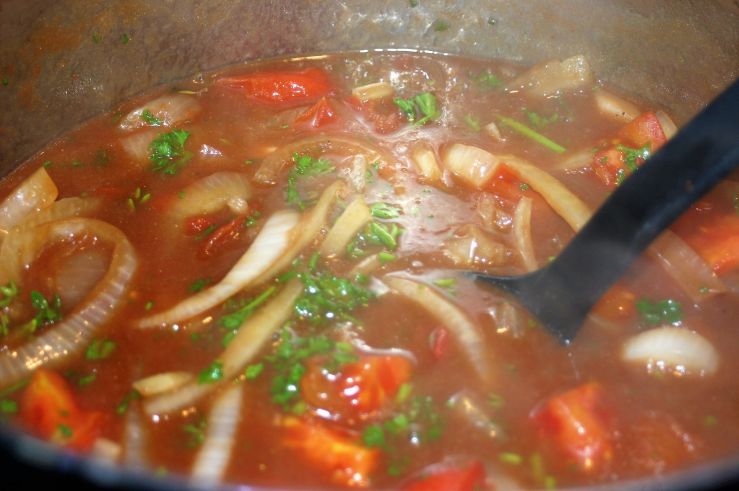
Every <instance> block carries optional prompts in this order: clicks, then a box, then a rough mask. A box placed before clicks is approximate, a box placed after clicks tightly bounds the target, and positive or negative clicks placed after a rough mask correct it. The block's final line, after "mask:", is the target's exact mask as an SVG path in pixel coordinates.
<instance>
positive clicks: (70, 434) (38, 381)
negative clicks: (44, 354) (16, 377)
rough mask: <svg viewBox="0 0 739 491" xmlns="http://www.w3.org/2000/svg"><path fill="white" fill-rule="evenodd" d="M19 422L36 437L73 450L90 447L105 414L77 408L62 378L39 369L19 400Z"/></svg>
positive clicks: (49, 371) (99, 430)
mask: <svg viewBox="0 0 739 491" xmlns="http://www.w3.org/2000/svg"><path fill="white" fill-rule="evenodd" d="M19 417H20V420H21V423H22V424H23V425H24V426H25V427H26V428H28V429H29V430H30V431H31V432H33V433H34V434H36V435H38V436H39V437H41V438H43V439H46V440H49V441H52V442H54V443H57V444H59V445H63V446H65V447H67V448H71V449H74V450H80V451H84V450H89V449H90V448H91V447H92V445H93V443H95V440H96V439H97V437H98V436H99V435H100V432H101V429H102V425H103V423H104V421H105V418H104V415H103V414H102V413H98V412H89V411H83V410H81V409H79V407H78V406H77V402H76V401H75V399H74V396H73V394H72V391H71V389H70V388H69V385H68V383H67V381H66V380H64V378H63V377H62V376H61V375H59V374H58V373H56V372H53V371H51V370H47V369H45V368H40V369H38V370H37V371H36V372H35V373H34V374H33V377H32V378H31V382H30V383H29V384H28V386H27V387H26V389H25V390H24V391H23V394H22V395H21V400H20V413H19Z"/></svg>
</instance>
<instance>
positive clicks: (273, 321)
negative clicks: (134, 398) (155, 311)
mask: <svg viewBox="0 0 739 491" xmlns="http://www.w3.org/2000/svg"><path fill="white" fill-rule="evenodd" d="M302 291H303V284H302V283H301V282H300V281H298V280H291V281H289V282H288V283H287V284H286V285H285V287H284V288H283V289H282V291H280V293H278V294H277V295H276V296H275V297H274V298H272V300H270V301H269V302H267V303H266V304H265V305H264V306H263V307H262V308H261V309H259V310H257V311H256V312H255V313H254V315H252V316H251V317H249V318H248V319H247V320H246V321H245V322H244V323H243V324H242V325H241V326H240V327H239V329H238V331H237V333H236V336H234V338H233V339H232V340H231V342H230V343H229V344H228V346H227V347H226V349H225V350H224V351H223V353H221V355H220V356H219V357H218V358H217V360H218V361H220V362H221V363H222V364H223V380H224V381H229V380H231V379H232V378H234V377H236V376H237V375H238V374H239V373H241V372H242V371H243V369H244V367H246V365H247V363H249V362H250V361H251V360H252V359H253V358H254V357H255V356H256V355H257V354H258V353H259V351H260V350H261V349H262V348H263V347H264V346H265V345H266V344H267V343H268V342H269V341H270V339H272V336H273V334H274V333H275V332H276V331H277V330H278V329H279V328H280V327H281V326H282V325H283V324H284V323H285V322H287V321H288V319H290V316H291V315H292V312H293V305H294V304H295V300H297V298H298V296H299V295H300V293H301V292H302ZM218 386H219V384H217V383H215V384H200V383H198V382H197V381H195V380H193V381H191V382H188V383H186V384H185V385H183V386H181V387H179V388H177V389H175V390H171V391H169V392H166V393H163V394H160V395H157V396H154V397H151V398H149V399H146V400H144V402H143V407H144V411H145V412H146V413H147V414H150V415H153V414H162V413H164V414H166V413H170V412H173V411H178V410H180V409H183V408H186V407H189V406H191V405H193V404H194V403H195V402H197V400H198V399H200V398H201V397H203V396H204V395H205V394H207V393H209V392H211V391H212V390H214V389H215V388H217V387H218Z"/></svg>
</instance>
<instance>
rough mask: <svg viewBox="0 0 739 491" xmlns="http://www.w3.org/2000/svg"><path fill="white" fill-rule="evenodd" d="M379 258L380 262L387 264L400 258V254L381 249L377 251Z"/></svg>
mask: <svg viewBox="0 0 739 491" xmlns="http://www.w3.org/2000/svg"><path fill="white" fill-rule="evenodd" d="M377 259H379V260H380V264H387V263H391V262H393V261H395V260H396V259H398V256H396V255H395V254H393V253H392V252H387V251H380V252H378V253H377Z"/></svg>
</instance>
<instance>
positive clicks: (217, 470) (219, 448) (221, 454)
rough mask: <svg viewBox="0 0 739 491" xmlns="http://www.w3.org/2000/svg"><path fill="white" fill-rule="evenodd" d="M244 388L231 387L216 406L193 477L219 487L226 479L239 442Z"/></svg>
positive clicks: (211, 413)
mask: <svg viewBox="0 0 739 491" xmlns="http://www.w3.org/2000/svg"><path fill="white" fill-rule="evenodd" d="M242 392H243V387H242V386H241V385H232V386H231V387H229V388H228V389H226V390H225V391H224V392H223V394H221V395H219V396H218V398H217V399H216V400H215V402H214V403H213V406H212V407H211V409H210V413H209V414H208V420H207V423H206V428H207V430H206V433H205V440H204V441H203V444H202V445H201V447H200V450H199V451H198V454H197V455H196V456H195V462H194V463H193V466H192V477H193V478H194V479H195V480H197V481H200V482H202V483H210V484H216V483H219V482H220V481H221V479H222V478H223V473H224V472H225V471H226V466H227V465H228V462H229V461H230V460H231V450H232V449H233V446H234V443H236V428H237V426H238V424H239V422H240V420H241V400H242Z"/></svg>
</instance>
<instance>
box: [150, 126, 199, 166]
mask: <svg viewBox="0 0 739 491" xmlns="http://www.w3.org/2000/svg"><path fill="white" fill-rule="evenodd" d="M189 137H190V132H189V131H186V130H177V129H175V130H172V131H170V132H169V133H162V134H160V135H159V136H157V137H156V138H154V140H152V142H151V143H150V144H149V160H151V164H152V170H153V171H154V172H161V173H162V174H165V175H175V174H177V172H178V171H179V169H180V167H182V166H183V165H185V164H186V163H187V162H188V161H189V160H190V159H191V158H192V154H191V153H190V152H188V151H187V150H185V142H187V139H188V138H189Z"/></svg>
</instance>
